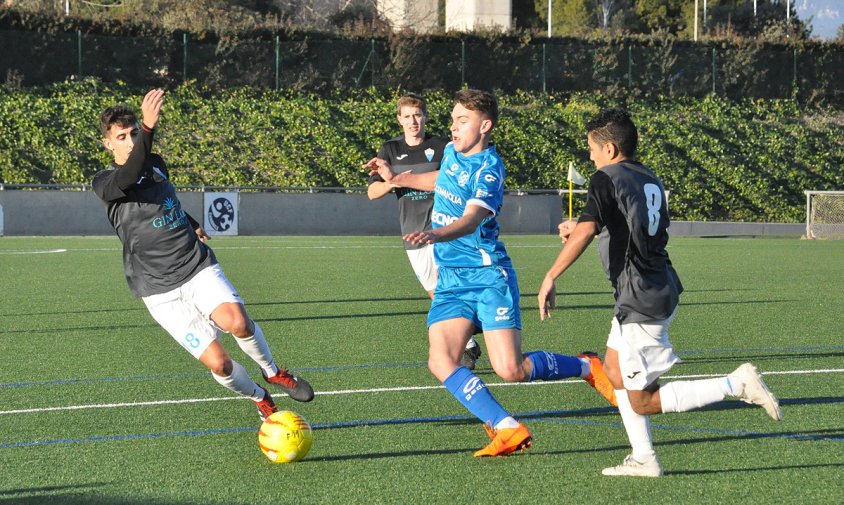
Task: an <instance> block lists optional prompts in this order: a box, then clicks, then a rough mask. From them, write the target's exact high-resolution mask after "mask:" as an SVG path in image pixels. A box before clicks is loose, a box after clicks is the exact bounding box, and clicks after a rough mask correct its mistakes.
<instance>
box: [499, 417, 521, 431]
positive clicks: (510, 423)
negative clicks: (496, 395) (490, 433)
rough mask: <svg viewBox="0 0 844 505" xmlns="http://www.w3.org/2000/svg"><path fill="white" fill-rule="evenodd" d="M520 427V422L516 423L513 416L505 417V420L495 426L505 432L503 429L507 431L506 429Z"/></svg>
mask: <svg viewBox="0 0 844 505" xmlns="http://www.w3.org/2000/svg"><path fill="white" fill-rule="evenodd" d="M518 427H519V421H516V420H515V419H513V418H512V417H511V416H507V417H505V418H504V419H502V420H500V421H498V423H497V424H496V425H495V429H496V430H503V429H506V428H518Z"/></svg>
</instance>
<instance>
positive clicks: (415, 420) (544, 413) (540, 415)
mask: <svg viewBox="0 0 844 505" xmlns="http://www.w3.org/2000/svg"><path fill="white" fill-rule="evenodd" d="M615 410H616V409H615V408H610V407H603V408H589V409H579V410H539V411H532V412H520V413H516V414H514V416H515V417H518V418H522V419H530V420H531V421H532V422H533V421H538V422H546V423H560V424H569V425H579V426H607V427H612V428H619V429H622V428H623V427H624V426H623V425H622V423H620V422H613V421H593V420H588V419H558V418H557V416H561V415H565V416H577V415H592V414H596V413H604V412H606V413H612V412H614V411H615ZM474 419H475V417H474V416H471V415H457V416H437V417H411V418H403V419H369V420H362V421H341V422H334V423H316V424H313V425H311V427H312V428H313V429H314V430H326V429H336V428H354V427H359V426H387V425H400V424H420V423H440V422H449V421H472V420H474ZM651 429H654V430H666V431H680V432H687V433H709V434H715V435H729V436H736V437H754V438H785V439H789V440H805V441H830V442H844V437H829V436H823V435H803V434H799V433H776V432H759V431H742V430H722V429H714V428H696V427H690V426H666V425H651ZM255 431H258V428H255V427H249V428H220V429H211V430H191V431H174V432H161V433H137V434H130V435H105V436H99V437H84V438H63V439H56V440H33V441H28V442H10V443H0V449H10V448H15V447H33V446H49V445H66V444H81V443H92V442H114V441H123V440H142V439H152V438H166V437H194V436H207V435H226V434H231V433H244V432H255Z"/></svg>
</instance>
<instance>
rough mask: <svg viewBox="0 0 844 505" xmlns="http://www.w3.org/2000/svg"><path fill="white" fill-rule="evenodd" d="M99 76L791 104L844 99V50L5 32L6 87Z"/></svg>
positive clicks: (1, 39)
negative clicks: (710, 98) (654, 95)
mask: <svg viewBox="0 0 844 505" xmlns="http://www.w3.org/2000/svg"><path fill="white" fill-rule="evenodd" d="M73 76H77V77H79V76H96V77H99V78H101V79H103V80H104V81H116V80H121V81H124V82H126V83H129V84H131V85H138V86H149V85H156V86H159V85H166V84H176V83H179V82H182V81H185V80H194V81H196V82H197V83H198V84H200V85H202V86H207V87H209V88H212V89H218V88H225V87H232V86H257V87H263V88H290V89H298V90H308V91H317V92H319V91H327V90H331V89H337V88H340V89H342V88H356V87H358V88H359V87H368V86H375V87H385V88H395V87H402V88H405V89H417V90H424V89H432V88H441V89H446V90H456V89H459V88H461V87H463V86H464V85H469V86H473V87H479V88H485V89H496V90H502V91H505V92H513V91H516V90H529V91H548V92H571V91H593V90H600V91H602V92H606V93H629V92H635V93H658V94H663V95H686V96H695V97H700V96H704V95H706V94H708V93H715V94H718V95H723V96H728V97H732V98H740V97H758V98H786V97H791V96H794V95H795V93H796V95H797V96H798V97H800V98H801V99H805V100H808V101H824V102H834V103H838V104H841V103H844V48H842V47H841V46H836V45H829V44H827V45H822V44H815V45H809V46H807V47H806V48H801V49H795V48H794V47H786V46H781V47H778V46H760V45H750V44H748V45H745V46H725V45H717V44H709V45H707V44H694V43H691V42H688V41H676V40H675V41H670V40H669V41H650V42H641V43H638V42H635V41H620V42H605V43H599V42H587V41H584V40H579V39H550V40H547V41H536V40H531V41H514V40H513V39H505V38H489V39H481V38H471V39H467V40H456V39H452V40H442V39H428V38H418V37H396V38H394V39H390V40H383V39H379V40H355V39H343V38H328V37H325V38H319V37H311V38H304V39H301V40H286V39H284V40H283V39H280V38H275V39H273V38H272V37H264V38H234V37H232V38H225V37H221V38H219V39H217V40H214V41H211V42H209V41H203V40H194V39H192V38H191V37H190V36H188V35H186V34H181V33H179V34H172V35H170V36H161V37H157V38H155V37H147V38H144V37H117V36H106V35H93V34H84V33H82V32H81V31H79V32H76V33H73V32H70V33H44V32H35V31H19V30H0V79H3V80H4V81H5V83H6V84H7V85H8V84H10V83H13V84H18V85H25V86H26V85H38V84H45V83H50V82H57V81H63V80H66V79H68V78H72V77H73Z"/></svg>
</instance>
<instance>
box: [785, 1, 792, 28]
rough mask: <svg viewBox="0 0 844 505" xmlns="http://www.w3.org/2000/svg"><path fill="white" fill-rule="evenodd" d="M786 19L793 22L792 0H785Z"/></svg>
mask: <svg viewBox="0 0 844 505" xmlns="http://www.w3.org/2000/svg"><path fill="white" fill-rule="evenodd" d="M785 20H786V21H788V22H789V23H790V22H791V0H785Z"/></svg>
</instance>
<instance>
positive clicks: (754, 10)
mask: <svg viewBox="0 0 844 505" xmlns="http://www.w3.org/2000/svg"><path fill="white" fill-rule="evenodd" d="M753 17H754V18H755V17H756V0H753Z"/></svg>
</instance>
